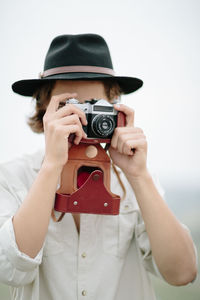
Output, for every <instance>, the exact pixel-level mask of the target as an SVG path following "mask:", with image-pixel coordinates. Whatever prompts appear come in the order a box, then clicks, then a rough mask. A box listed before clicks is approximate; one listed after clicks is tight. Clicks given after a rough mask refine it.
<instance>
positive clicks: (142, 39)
mask: <svg viewBox="0 0 200 300" xmlns="http://www.w3.org/2000/svg"><path fill="white" fill-rule="evenodd" d="M0 28H1V29H0V33H1V34H0V38H1V42H0V58H1V65H0V67H1V68H0V70H1V71H0V74H1V75H0V78H1V88H0V101H1V107H0V138H1V139H0V145H1V146H0V161H7V160H10V159H12V158H13V157H16V156H18V155H21V154H23V153H31V152H34V151H35V150H37V149H38V148H39V147H41V145H43V143H44V142H43V140H44V137H43V135H37V134H34V133H32V132H31V130H30V129H29V127H28V126H27V125H26V118H27V116H28V115H30V114H31V112H32V111H33V107H34V106H33V104H31V102H32V101H31V99H30V98H27V97H22V96H19V95H17V94H14V93H13V92H12V90H11V84H12V83H13V82H15V81H17V80H21V79H28V78H37V77H38V73H39V72H40V71H42V69H43V62H44V58H45V55H46V52H47V50H48V47H49V44H50V42H51V40H52V39H53V38H54V37H55V36H57V35H60V34H78V33H97V34H100V35H102V36H103V37H104V38H105V39H106V41H107V43H108V45H109V48H110V51H111V55H112V60H113V65H114V69H115V71H116V73H117V74H118V75H124V76H125V75H127V76H133V77H138V78H141V79H142V80H143V81H144V86H143V87H142V89H140V90H139V91H137V92H136V93H133V94H131V95H129V96H124V97H123V102H125V103H126V104H127V105H129V106H131V107H132V108H134V109H135V118H136V121H135V124H136V126H138V127H141V128H142V129H143V130H144V132H145V134H146V136H147V139H148V145H149V147H148V164H149V167H150V168H151V169H153V171H155V172H156V173H157V174H158V175H159V177H160V178H161V181H162V183H164V184H165V183H176V184H178V185H183V184H184V185H185V184H187V185H190V186H193V185H194V186H195V185H198V182H199V179H200V158H199V156H200V121H199V114H200V104H199V101H200V78H199V70H200V59H199V55H200V34H199V33H200V1H198V0H167V1H164V0H140V1H135V0H130V1H129V0H124V1H122V0H121V1H117V0H111V1H109V0H107V1H105V0H101V1H94V0H93V1H90V0H84V1H66V0H65V1H64V0H57V1H52V0H51V1H50V0H43V1H41V0H34V1H30V0H29V1H27V0H21V1H20V0H18V1H16V0H12V1H11V0H6V1H5V0H3V1H1V5H0Z"/></svg>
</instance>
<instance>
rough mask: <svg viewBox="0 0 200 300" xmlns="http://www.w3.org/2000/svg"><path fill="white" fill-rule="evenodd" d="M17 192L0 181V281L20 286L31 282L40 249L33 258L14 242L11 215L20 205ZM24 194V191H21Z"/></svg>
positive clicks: (39, 255) (39, 257) (38, 263)
mask: <svg viewBox="0 0 200 300" xmlns="http://www.w3.org/2000/svg"><path fill="white" fill-rule="evenodd" d="M19 194H20V193H18V195H17V192H16V191H15V190H14V188H13V187H12V188H9V186H8V185H6V184H5V182H4V181H2V180H1V182H0V281H1V282H3V283H5V284H8V285H11V286H20V285H25V284H28V283H30V282H32V281H33V280H34V278H35V276H36V274H37V272H38V266H39V265H40V263H41V261H42V252H43V249H41V250H40V252H39V253H38V255H37V256H36V257H35V258H31V257H29V256H27V255H26V254H24V253H22V252H21V251H20V250H19V249H18V246H17V244H16V240H15V233H14V228H13V222H12V217H13V215H14V214H15V213H16V211H17V209H18V208H19V206H20V204H21V203H20V201H19ZM21 194H24V193H21Z"/></svg>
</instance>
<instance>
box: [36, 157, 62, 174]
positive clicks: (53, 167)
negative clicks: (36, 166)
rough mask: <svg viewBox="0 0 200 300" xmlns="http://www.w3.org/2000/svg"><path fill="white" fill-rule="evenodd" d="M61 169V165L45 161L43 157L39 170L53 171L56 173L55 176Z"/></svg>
mask: <svg viewBox="0 0 200 300" xmlns="http://www.w3.org/2000/svg"><path fill="white" fill-rule="evenodd" d="M62 169H63V166H61V165H58V164H56V163H53V162H50V161H47V160H45V159H44V161H43V163H42V166H41V170H43V171H45V172H49V173H54V174H55V175H56V174H57V176H60V174H61V172H62Z"/></svg>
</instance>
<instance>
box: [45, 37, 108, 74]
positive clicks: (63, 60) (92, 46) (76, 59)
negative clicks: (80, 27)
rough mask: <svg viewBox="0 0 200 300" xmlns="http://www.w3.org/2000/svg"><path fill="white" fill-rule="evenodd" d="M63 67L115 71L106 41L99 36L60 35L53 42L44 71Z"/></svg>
mask: <svg viewBox="0 0 200 300" xmlns="http://www.w3.org/2000/svg"><path fill="white" fill-rule="evenodd" d="M62 66H98V67H104V68H110V69H113V65H112V60H111V56H110V51H109V49H108V46H107V44H106V42H105V40H104V39H103V38H102V37H101V36H99V35H97V34H91V33H90V34H77V35H60V36H57V37H56V38H55V39H53V41H52V42H51V45H50V47H49V50H48V52H47V55H46V58H45V63H44V71H45V70H48V69H51V68H57V67H62Z"/></svg>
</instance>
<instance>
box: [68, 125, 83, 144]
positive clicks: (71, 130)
mask: <svg viewBox="0 0 200 300" xmlns="http://www.w3.org/2000/svg"><path fill="white" fill-rule="evenodd" d="M73 133H74V134H75V135H76V137H75V139H74V143H75V144H77V145H78V144H79V143H80V140H81V139H82V138H83V137H84V136H83V130H81V128H80V127H79V126H78V125H77V124H71V125H67V126H65V128H64V137H69V135H70V134H73Z"/></svg>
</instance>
